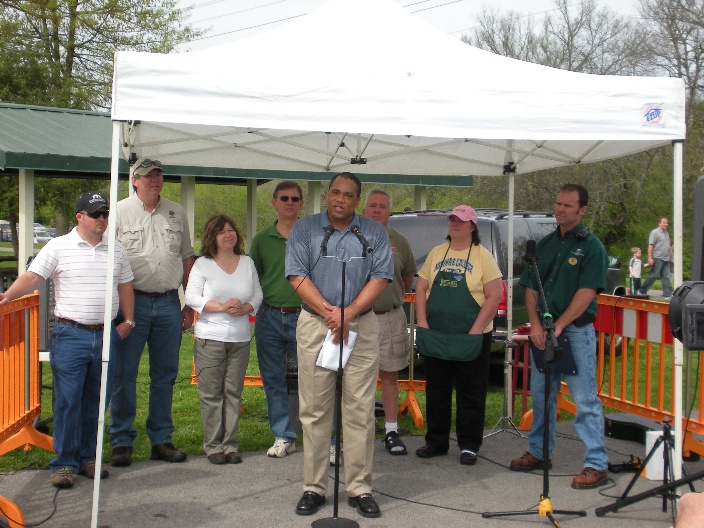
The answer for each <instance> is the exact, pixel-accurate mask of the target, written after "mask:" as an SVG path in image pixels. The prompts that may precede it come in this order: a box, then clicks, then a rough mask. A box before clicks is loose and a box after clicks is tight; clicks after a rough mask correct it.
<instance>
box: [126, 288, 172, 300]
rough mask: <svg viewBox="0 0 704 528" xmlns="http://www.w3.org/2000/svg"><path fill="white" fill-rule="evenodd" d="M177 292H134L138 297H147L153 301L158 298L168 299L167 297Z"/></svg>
mask: <svg viewBox="0 0 704 528" xmlns="http://www.w3.org/2000/svg"><path fill="white" fill-rule="evenodd" d="M175 291H176V290H169V291H165V292H145V291H142V290H134V292H135V293H136V294H138V295H146V296H147V297H151V298H152V299H156V298H158V297H166V296H167V295H171V294H172V293H173V292H175Z"/></svg>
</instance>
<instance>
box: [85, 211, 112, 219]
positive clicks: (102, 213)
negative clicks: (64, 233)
mask: <svg viewBox="0 0 704 528" xmlns="http://www.w3.org/2000/svg"><path fill="white" fill-rule="evenodd" d="M81 214H84V215H86V216H88V217H90V218H92V219H93V220H97V219H98V218H100V217H101V216H102V217H103V218H107V217H108V216H109V215H110V211H95V212H94V213H86V212H85V211H81Z"/></svg>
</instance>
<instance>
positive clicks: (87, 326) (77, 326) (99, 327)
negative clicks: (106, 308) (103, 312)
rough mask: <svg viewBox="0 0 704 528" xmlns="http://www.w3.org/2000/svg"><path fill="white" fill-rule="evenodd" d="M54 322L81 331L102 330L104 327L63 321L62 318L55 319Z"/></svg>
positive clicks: (68, 320)
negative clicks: (80, 329)
mask: <svg viewBox="0 0 704 528" xmlns="http://www.w3.org/2000/svg"><path fill="white" fill-rule="evenodd" d="M56 320H57V321H58V322H59V323H63V324H66V325H69V326H75V327H76V328H82V329H83V330H102V329H103V328H105V325H102V324H83V323H78V322H76V321H73V320H71V319H64V318H63V317H57V318H56Z"/></svg>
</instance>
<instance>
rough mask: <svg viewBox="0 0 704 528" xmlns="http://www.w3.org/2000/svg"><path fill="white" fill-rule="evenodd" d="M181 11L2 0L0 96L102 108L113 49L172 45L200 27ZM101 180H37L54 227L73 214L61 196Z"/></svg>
mask: <svg viewBox="0 0 704 528" xmlns="http://www.w3.org/2000/svg"><path fill="white" fill-rule="evenodd" d="M185 15H186V12H185V11H184V10H183V9H181V8H179V3H178V1H177V0H81V1H78V0H0V49H2V50H3V52H2V54H0V100H2V101H6V102H11V103H19V104H33V105H45V106H55V107H60V108H76V109H87V110H91V109H106V108H108V107H109V105H110V96H111V87H112V74H113V57H114V54H115V51H117V50H136V51H146V52H155V53H169V52H172V51H174V50H175V48H176V46H177V45H179V44H182V43H185V42H188V41H190V40H193V39H195V38H197V37H198V36H200V35H201V34H202V32H200V31H198V30H194V29H193V28H191V27H190V26H189V25H187V24H185V22H184V20H185ZM16 181H17V179H16V178H14V179H10V178H6V177H3V184H2V185H1V186H0V204H3V208H4V209H6V213H5V216H6V217H7V219H8V220H9V221H10V222H11V224H12V225H13V228H14V225H15V222H16V220H17V203H18V202H17V183H16ZM103 185H104V183H100V184H99V185H96V183H95V182H93V183H91V182H90V181H86V180H56V179H39V180H38V181H37V186H36V189H37V191H36V205H37V206H38V208H40V207H42V206H48V207H50V208H51V209H53V210H54V211H55V212H56V221H57V232H59V233H61V232H65V230H66V229H68V227H69V224H68V222H70V221H71V219H72V218H73V210H72V208H73V203H72V200H67V199H66V197H69V196H70V197H74V196H77V195H78V194H79V193H80V192H84V191H86V190H90V189H93V188H98V187H99V186H103Z"/></svg>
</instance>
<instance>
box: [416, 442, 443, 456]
mask: <svg viewBox="0 0 704 528" xmlns="http://www.w3.org/2000/svg"><path fill="white" fill-rule="evenodd" d="M446 454H447V449H445V450H444V451H441V450H440V449H438V448H437V447H433V446H431V445H428V444H426V445H424V446H423V447H419V448H418V449H416V456H417V457H420V458H433V457H436V456H443V455H446Z"/></svg>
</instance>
